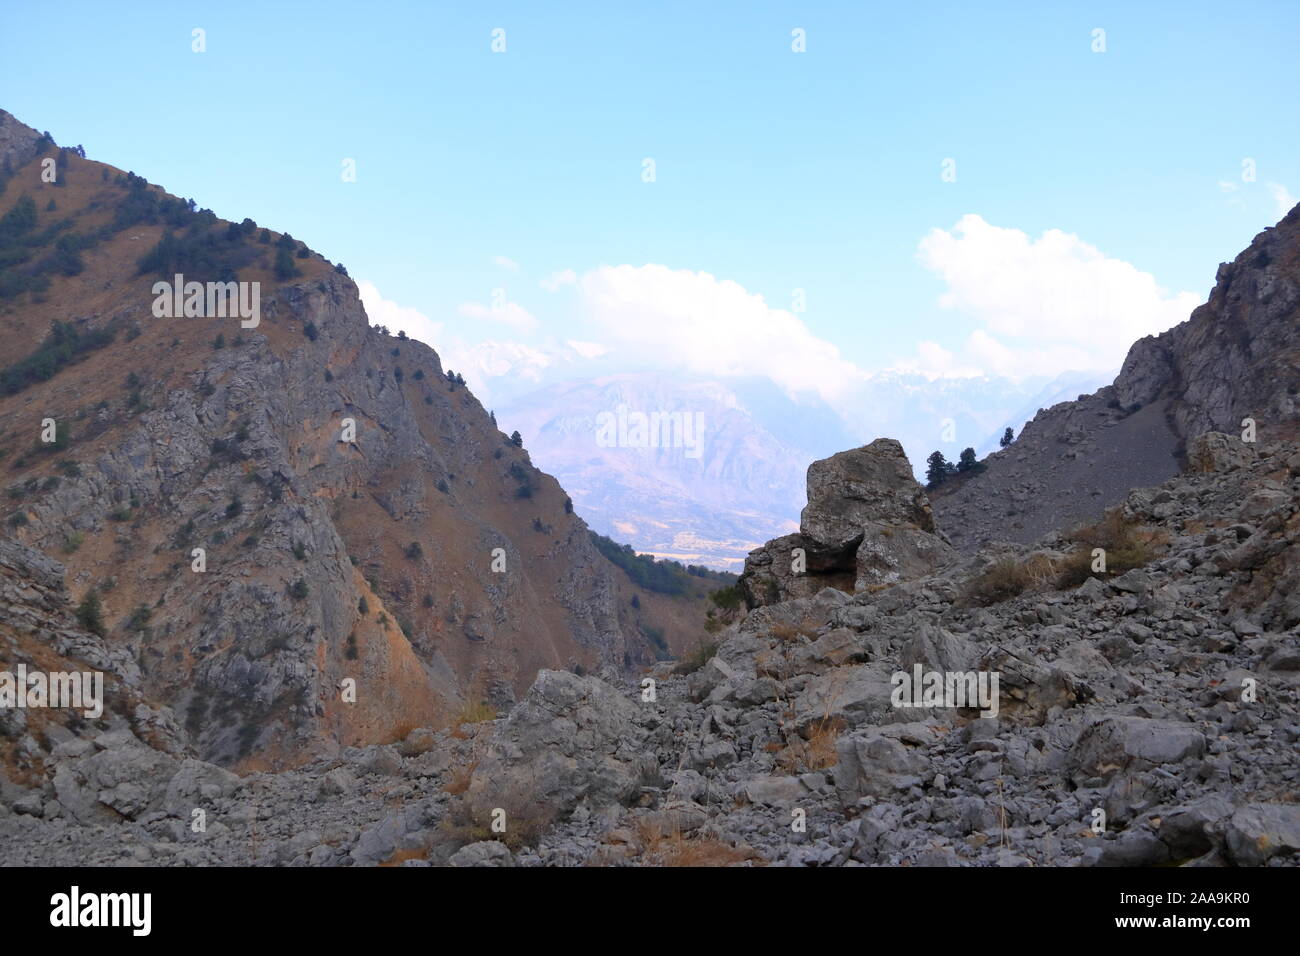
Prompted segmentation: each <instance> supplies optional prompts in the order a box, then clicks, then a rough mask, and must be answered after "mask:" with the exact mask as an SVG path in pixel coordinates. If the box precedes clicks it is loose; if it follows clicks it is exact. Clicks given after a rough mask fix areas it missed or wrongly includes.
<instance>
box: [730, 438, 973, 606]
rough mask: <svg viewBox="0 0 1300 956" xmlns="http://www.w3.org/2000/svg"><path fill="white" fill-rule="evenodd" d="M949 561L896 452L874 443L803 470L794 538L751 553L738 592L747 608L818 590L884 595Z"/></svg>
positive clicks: (895, 447) (890, 443) (888, 443)
mask: <svg viewBox="0 0 1300 956" xmlns="http://www.w3.org/2000/svg"><path fill="white" fill-rule="evenodd" d="M951 557H952V549H951V548H950V547H949V546H948V544H947V543H946V542H945V541H944V540H943V538H942V536H941V535H939V534H938V533H936V528H935V523H934V514H933V512H932V511H931V509H930V502H929V499H928V498H927V497H926V494H925V490H924V489H923V488H922V487H921V486H920V485H919V484H917V482H916V479H915V478H914V477H913V476H912V468H911V465H909V464H908V461H907V455H906V454H905V453H904V452H903V446H902V445H901V444H899V443H898V442H897V441H895V440H894V439H892V438H880V439H877V440H876V441H874V442H872V443H871V444H869V445H865V446H863V447H862V448H855V449H852V450H850V451H842V452H839V453H838V454H835V455H832V456H831V457H830V458H825V459H823V460H821V461H815V462H813V463H812V464H811V465H809V466H808V504H807V505H806V506H805V507H804V509H803V513H802V515H801V516H800V522H799V532H798V533H797V534H791V535H785V536H784V537H781V538H776V539H774V540H772V541H769V542H768V543H767V544H765V545H763V547H761V548H757V549H755V550H754V551H752V552H751V553H750V555H749V557H748V558H747V559H746V560H745V573H744V574H743V575H742V576H741V579H740V587H741V590H742V593H743V595H744V597H745V602H746V604H748V606H749V607H751V608H753V607H759V606H761V605H764V604H774V603H777V602H778V601H784V600H789V599H791V598H796V597H806V596H808V595H810V594H815V593H816V592H817V591H818V590H820V589H821V588H823V587H836V588H839V589H840V590H844V591H849V592H852V591H860V590H864V589H873V588H880V587H888V586H889V585H892V584H897V583H899V582H901V581H905V580H908V579H909V578H914V577H917V576H919V575H921V574H924V573H927V572H929V571H932V570H933V569H934V568H936V567H938V566H940V565H941V564H943V563H944V562H945V561H947V560H949V559H950V558H951ZM801 564H802V568H801Z"/></svg>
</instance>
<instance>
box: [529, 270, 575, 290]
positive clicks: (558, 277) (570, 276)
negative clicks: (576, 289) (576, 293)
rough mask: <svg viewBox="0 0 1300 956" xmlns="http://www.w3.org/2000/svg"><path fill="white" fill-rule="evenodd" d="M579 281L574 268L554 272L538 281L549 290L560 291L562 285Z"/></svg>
mask: <svg viewBox="0 0 1300 956" xmlns="http://www.w3.org/2000/svg"><path fill="white" fill-rule="evenodd" d="M577 281H578V274H577V273H576V272H574V271H573V270H572V269H564V270H561V271H560V272H554V273H552V274H551V275H549V276H547V277H546V278H545V279H543V280H542V281H541V282H539V283H537V284H538V285H540V286H541V287H542V288H543V289H545V290H546V291H547V292H558V291H559V290H560V286H564V285H573V284H574V283H575V282H577Z"/></svg>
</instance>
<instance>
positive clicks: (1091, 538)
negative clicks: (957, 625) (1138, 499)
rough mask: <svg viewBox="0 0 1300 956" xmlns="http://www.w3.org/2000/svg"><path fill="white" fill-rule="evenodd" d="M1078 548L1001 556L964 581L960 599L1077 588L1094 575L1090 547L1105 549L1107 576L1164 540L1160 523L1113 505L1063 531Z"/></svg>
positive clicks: (1134, 564)
mask: <svg viewBox="0 0 1300 956" xmlns="http://www.w3.org/2000/svg"><path fill="white" fill-rule="evenodd" d="M1066 540H1068V541H1070V542H1071V543H1072V544H1074V545H1075V546H1076V547H1075V548H1074V550H1072V551H1071V552H1070V553H1068V554H1066V555H1065V556H1064V557H1056V556H1053V555H1049V554H1043V553H1042V552H1038V553H1035V554H1031V555H1029V557H1027V558H1025V559H1023V560H1020V559H1017V558H1002V559H1000V560H998V561H995V562H993V564H991V565H989V566H988V567H987V568H985V569H984V570H983V571H982V572H980V573H979V574H978V575H976V576H975V577H974V578H972V579H971V580H970V581H968V582H967V583H966V587H965V588H964V589H963V591H962V603H964V604H967V605H976V606H980V607H987V606H988V605H990V604H997V603H999V602H1001V601H1007V600H1010V599H1011V598H1014V597H1017V596H1019V595H1021V594H1023V593H1025V592H1026V591H1046V590H1054V589H1065V588H1073V587H1078V586H1079V585H1080V584H1082V583H1083V582H1084V581H1086V580H1087V579H1088V578H1090V577H1093V576H1100V575H1096V574H1095V572H1094V571H1093V570H1092V564H1093V560H1094V559H1093V553H1092V552H1093V549H1095V548H1101V549H1103V550H1104V551H1105V552H1106V572H1105V573H1106V575H1107V576H1110V575H1117V574H1123V573H1124V572H1125V571H1130V570H1132V569H1133V568H1140V567H1143V566H1144V565H1146V564H1148V563H1149V562H1150V561H1151V559H1152V558H1154V557H1155V555H1156V553H1157V551H1158V550H1159V549H1160V548H1161V547H1162V546H1163V545H1164V544H1165V543H1166V542H1167V541H1168V536H1167V535H1166V534H1165V532H1164V531H1162V530H1160V529H1158V528H1147V527H1145V526H1143V525H1142V524H1141V523H1140V522H1137V521H1135V520H1133V519H1132V518H1128V517H1125V515H1124V513H1123V511H1122V510H1120V509H1118V508H1112V509H1111V510H1110V511H1108V512H1106V514H1105V515H1104V516H1103V517H1102V518H1101V520H1099V521H1097V522H1095V523H1093V524H1085V525H1080V526H1079V527H1077V528H1075V529H1074V530H1073V531H1071V532H1070V533H1069V534H1068V535H1066Z"/></svg>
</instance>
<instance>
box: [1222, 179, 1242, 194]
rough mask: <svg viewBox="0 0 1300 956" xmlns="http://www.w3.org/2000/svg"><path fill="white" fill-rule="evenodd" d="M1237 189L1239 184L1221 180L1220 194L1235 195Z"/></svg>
mask: <svg viewBox="0 0 1300 956" xmlns="http://www.w3.org/2000/svg"><path fill="white" fill-rule="evenodd" d="M1237 188H1238V187H1237V184H1236V183H1234V182H1230V181H1228V180H1226V179H1220V180H1219V192H1221V193H1235V192H1236V191H1237Z"/></svg>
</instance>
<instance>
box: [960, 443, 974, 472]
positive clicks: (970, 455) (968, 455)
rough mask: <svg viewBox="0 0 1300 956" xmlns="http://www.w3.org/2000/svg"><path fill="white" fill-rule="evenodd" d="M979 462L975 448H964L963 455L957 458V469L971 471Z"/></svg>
mask: <svg viewBox="0 0 1300 956" xmlns="http://www.w3.org/2000/svg"><path fill="white" fill-rule="evenodd" d="M977 464H979V463H978V462H977V461H976V460H975V449H974V448H963V449H962V451H961V456H960V457H959V458H958V459H957V470H958V471H961V472H966V471H970V470H972V469H973V468H975V466H976V465H977Z"/></svg>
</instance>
